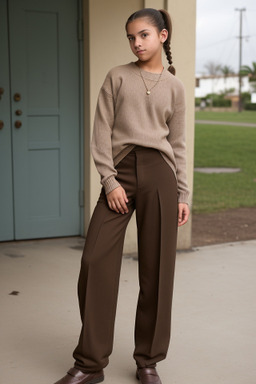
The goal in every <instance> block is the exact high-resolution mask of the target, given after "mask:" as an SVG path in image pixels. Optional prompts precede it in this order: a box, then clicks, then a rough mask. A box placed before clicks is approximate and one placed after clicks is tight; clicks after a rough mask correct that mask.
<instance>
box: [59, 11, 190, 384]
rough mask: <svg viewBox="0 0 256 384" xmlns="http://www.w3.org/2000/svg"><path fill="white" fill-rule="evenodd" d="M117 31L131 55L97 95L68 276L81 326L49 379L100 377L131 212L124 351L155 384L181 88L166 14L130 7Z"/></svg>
mask: <svg viewBox="0 0 256 384" xmlns="http://www.w3.org/2000/svg"><path fill="white" fill-rule="evenodd" d="M126 32H127V38H128V41H129V44H130V47H131V50H132V52H133V53H134V55H135V56H136V57H137V59H138V60H137V61H136V62H131V63H129V64H126V65H121V66H118V67H116V68H113V69H112V70H111V71H110V72H109V73H108V74H107V77H106V79H105V81H104V84H103V86H102V88H101V90H100V93H99V98H98V104H97V109H96V114H95V122H94V132H93V138H92V144H91V151H92V156H93V158H94V161H95V164H96V167H97V169H98V171H99V173H100V176H101V183H102V185H103V188H102V191H101V194H100V197H99V200H98V203H97V206H96V208H95V211H94V213H93V216H92V219H91V222H90V226H89V230H88V234H87V238H86V243H85V248H84V252H83V257H82V263H81V271H80V276H79V282H78V296H79V306H80V313H81V319H82V330H81V334H80V338H79V342H78V345H77V347H76V349H75V351H74V353H73V356H74V359H75V365H74V367H73V368H71V369H70V370H69V371H68V373H67V375H66V376H64V377H63V378H62V379H61V380H59V381H57V383H55V384H73V383H76V384H93V383H99V382H101V381H103V380H104V374H103V368H104V367H106V366H107V364H108V361H109V356H110V354H111V352H112V346H113V330H114V321H115V312H116V303H117V294H118V283H119V275H120V266H121V259H122V250H123V242H124V235H125V230H126V226H127V224H128V222H129V220H130V218H131V215H132V213H133V211H134V210H136V220H137V228H138V263H139V284H140V292H139V297H138V305H137V313H136V322H135V350H134V354H133V356H134V359H135V361H136V364H137V370H136V376H137V379H138V380H140V382H141V383H143V384H149V383H151V384H152V383H154V384H161V381H160V378H159V376H158V374H157V371H156V363H157V362H159V361H161V360H163V359H164V358H165V357H166V354H167V350H168V346H169V339H170V324H171V305H172V292H173V277H174V266H175V254H176V238H177V227H178V226H181V225H183V224H185V223H186V222H187V220H188V216H189V208H188V195H189V192H188V188H187V181H186V153H185V124H184V121H185V97H184V88H183V85H182V83H181V82H180V80H178V79H177V78H176V77H175V69H174V67H173V66H172V55H171V51H170V39H171V32H172V25H171V20H170V16H169V14H168V13H167V12H166V11H164V10H160V11H157V10H155V9H151V8H148V9H142V10H139V11H137V12H135V13H134V14H132V15H131V16H130V17H129V19H128V20H127V23H126ZM162 48H164V50H165V53H166V56H167V60H168V62H169V64H170V66H169V68H168V70H166V69H164V67H163V64H162V56H161V55H162Z"/></svg>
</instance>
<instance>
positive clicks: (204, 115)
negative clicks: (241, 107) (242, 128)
mask: <svg viewBox="0 0 256 384" xmlns="http://www.w3.org/2000/svg"><path fill="white" fill-rule="evenodd" d="M196 120H213V121H231V122H237V123H238V122H240V123H255V124H256V111H242V112H241V113H238V112H207V111H198V112H196Z"/></svg>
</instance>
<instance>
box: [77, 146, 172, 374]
mask: <svg viewBox="0 0 256 384" xmlns="http://www.w3.org/2000/svg"><path fill="white" fill-rule="evenodd" d="M116 169H117V172H118V175H117V180H118V181H119V183H120V184H121V185H122V186H123V188H124V189H125V191H126V194H127V197H128V200H129V202H128V208H129V213H126V214H120V213H116V212H114V211H112V210H110V208H109V207H108V204H107V199H106V196H105V193H104V190H102V191H101V194H100V197H99V200H98V202H97V205H96V208H95V210H94V213H93V216H92V218H91V221H90V225H89V229H88V233H87V238H86V242H85V247H84V251H83V256H82V261H81V270H80V275H79V280H78V298H79V307H80V314H81V320H82V329H81V334H80V338H79V342H78V345H77V347H76V349H75V350H74V353H73V356H74V359H75V366H76V367H77V368H78V369H80V370H81V371H83V372H94V371H98V370H100V369H102V368H104V367H106V366H107V364H108V362H109V356H110V354H111V352H112V349H113V337H114V323H115V315H116V306H117V297H118V287H119V278H120V269H121V261H122V252H123V243H124V237H125V230H126V227H127V224H128V222H129V220H130V218H131V215H132V213H133V211H134V210H135V211H136V222H137V234H138V276H139V287H140V289H139V295H138V303H137V311H136V319H135V333H134V336H135V349H134V354H133V356H134V359H135V361H136V364H137V366H139V367H153V366H155V364H156V363H157V362H159V361H161V360H163V359H164V358H165V357H166V354H167V351H168V347H169V341H170V329H171V307H172V296H173V279H174V269H175V258H176V241H177V218H178V205H177V181H176V178H175V176H174V173H173V171H172V170H171V168H170V166H169V165H168V164H167V163H166V161H165V160H164V159H163V157H162V155H161V154H160V152H159V151H158V150H155V149H152V148H144V147H139V146H137V147H135V148H134V149H133V150H132V151H131V152H129V153H128V155H126V157H125V158H124V159H123V160H122V161H121V162H120V163H119V164H118V165H117V166H116Z"/></svg>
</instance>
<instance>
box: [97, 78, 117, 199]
mask: <svg viewBox="0 0 256 384" xmlns="http://www.w3.org/2000/svg"><path fill="white" fill-rule="evenodd" d="M108 82H109V79H108V78H106V80H105V82H104V84H103V86H102V88H101V90H100V93H99V97H98V102H97V107H96V112H95V118H94V127H93V135H92V141H91V153H92V157H93V159H94V162H95V165H96V168H97V170H98V172H99V174H100V177H101V184H102V185H103V187H104V189H105V192H106V194H108V193H109V192H111V191H112V190H113V189H115V188H117V187H119V186H120V184H119V183H118V181H117V180H116V178H115V177H116V175H117V171H116V169H115V167H114V162H113V156H112V142H111V136H112V127H113V124H114V100H113V96H112V94H111V93H110V91H109V90H108V91H107V90H106V85H107V84H108Z"/></svg>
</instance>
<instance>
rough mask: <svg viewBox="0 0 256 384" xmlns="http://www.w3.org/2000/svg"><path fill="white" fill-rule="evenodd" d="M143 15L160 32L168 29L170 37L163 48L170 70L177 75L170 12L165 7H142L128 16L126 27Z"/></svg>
mask: <svg viewBox="0 0 256 384" xmlns="http://www.w3.org/2000/svg"><path fill="white" fill-rule="evenodd" d="M143 17H146V18H147V19H148V20H149V22H150V24H152V25H154V26H155V27H156V28H157V29H158V31H159V32H161V31H162V30H163V29H166V30H167V31H168V37H167V39H166V40H165V42H164V43H163V48H164V51H165V54H166V58H167V61H168V63H169V64H170V66H169V68H168V71H169V72H171V73H172V74H173V75H175V73H176V70H175V68H174V66H173V65H172V53H171V35H172V21H171V17H170V15H169V13H168V12H167V11H166V10H164V9H160V10H159V11H158V10H156V9H154V8H143V9H140V10H139V11H137V12H134V13H133V14H132V15H131V16H130V17H129V18H128V20H127V22H126V25H125V28H126V29H127V26H128V24H129V23H131V22H132V21H134V20H135V19H139V18H143Z"/></svg>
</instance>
